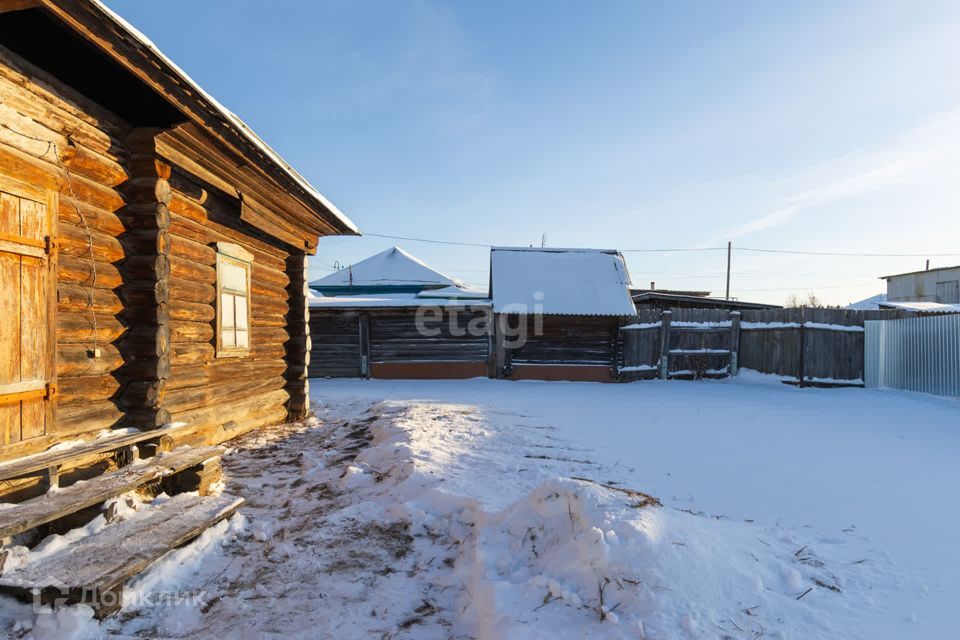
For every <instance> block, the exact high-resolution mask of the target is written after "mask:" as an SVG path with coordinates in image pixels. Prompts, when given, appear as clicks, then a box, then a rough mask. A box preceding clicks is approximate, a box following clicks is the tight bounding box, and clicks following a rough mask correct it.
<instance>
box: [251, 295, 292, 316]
mask: <svg viewBox="0 0 960 640" xmlns="http://www.w3.org/2000/svg"><path fill="white" fill-rule="evenodd" d="M250 307H251V308H250V313H251V315H252V316H253V317H254V318H259V317H262V316H267V315H282V316H286V315H287V313H289V311H290V308H289V307H288V306H287V301H286V298H271V297H266V296H254V297H253V301H252V304H251V305H250Z"/></svg>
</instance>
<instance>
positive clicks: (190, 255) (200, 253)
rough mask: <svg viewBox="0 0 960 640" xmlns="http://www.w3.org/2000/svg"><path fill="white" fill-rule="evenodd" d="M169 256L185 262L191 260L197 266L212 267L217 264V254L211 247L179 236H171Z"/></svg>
mask: <svg viewBox="0 0 960 640" xmlns="http://www.w3.org/2000/svg"><path fill="white" fill-rule="evenodd" d="M170 255H171V256H176V257H178V258H184V259H186V260H192V261H193V262H196V263H197V264H202V265H206V266H208V267H213V266H214V265H216V264H217V252H216V251H215V250H214V249H213V247H209V246H207V245H205V244H201V243H199V242H197V241H196V240H191V239H190V238H185V237H183V236H181V235H177V234H175V233H174V234H171V238H170Z"/></svg>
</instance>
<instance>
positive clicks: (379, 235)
mask: <svg viewBox="0 0 960 640" xmlns="http://www.w3.org/2000/svg"><path fill="white" fill-rule="evenodd" d="M363 235H365V236H371V237H374V238H388V239H390V240H406V241H408V242H429V243H431V244H452V245H456V246H460V247H483V248H484V249H489V248H490V247H492V246H493V245H491V244H478V243H475V242H454V241H453V240H430V239H428V238H408V237H406V236H391V235H387V234H385V233H364V234H363Z"/></svg>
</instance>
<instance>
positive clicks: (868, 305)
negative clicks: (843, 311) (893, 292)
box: [846, 293, 887, 311]
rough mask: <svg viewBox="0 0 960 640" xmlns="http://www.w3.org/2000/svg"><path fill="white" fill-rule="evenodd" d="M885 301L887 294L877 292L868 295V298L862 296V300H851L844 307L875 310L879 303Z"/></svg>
mask: <svg viewBox="0 0 960 640" xmlns="http://www.w3.org/2000/svg"><path fill="white" fill-rule="evenodd" d="M886 301H887V294H885V293H878V294H877V295H875V296H870V297H869V298H864V299H863V300H858V301H857V302H851V303H850V304H848V305H847V306H846V308H847V309H852V310H854V311H876V310H877V309H879V308H880V303H881V302H886Z"/></svg>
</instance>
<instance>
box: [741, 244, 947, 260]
mask: <svg viewBox="0 0 960 640" xmlns="http://www.w3.org/2000/svg"><path fill="white" fill-rule="evenodd" d="M733 250H734V251H752V252H754V253H789V254H793V255H801V256H839V257H844V258H949V257H957V256H960V253H845V252H840V251H800V250H792V249H756V248H753V247H734V248H733Z"/></svg>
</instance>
